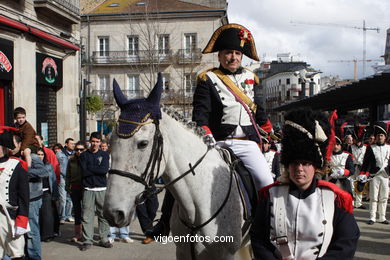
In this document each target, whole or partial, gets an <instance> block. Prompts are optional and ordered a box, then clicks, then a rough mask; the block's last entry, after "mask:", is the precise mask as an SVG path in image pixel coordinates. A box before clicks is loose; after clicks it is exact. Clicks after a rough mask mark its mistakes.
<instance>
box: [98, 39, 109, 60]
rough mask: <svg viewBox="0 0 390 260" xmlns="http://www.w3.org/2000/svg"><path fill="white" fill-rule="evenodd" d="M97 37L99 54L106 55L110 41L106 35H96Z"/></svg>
mask: <svg viewBox="0 0 390 260" xmlns="http://www.w3.org/2000/svg"><path fill="white" fill-rule="evenodd" d="M98 39H99V56H108V55H109V50H110V41H109V38H108V36H102V37H98Z"/></svg>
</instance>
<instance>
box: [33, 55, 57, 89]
mask: <svg viewBox="0 0 390 260" xmlns="http://www.w3.org/2000/svg"><path fill="white" fill-rule="evenodd" d="M36 60H37V65H36V67H37V85H48V86H55V87H59V88H60V87H62V60H61V59H58V58H54V57H51V56H48V55H46V54H42V53H39V52H37V55H36Z"/></svg>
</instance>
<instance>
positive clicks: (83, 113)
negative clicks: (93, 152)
mask: <svg viewBox="0 0 390 260" xmlns="http://www.w3.org/2000/svg"><path fill="white" fill-rule="evenodd" d="M91 83H92V82H90V81H88V80H86V79H83V82H82V85H81V91H80V140H82V141H85V140H86V134H87V106H86V104H87V93H88V91H87V87H88V85H89V84H91Z"/></svg>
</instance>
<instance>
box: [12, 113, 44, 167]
mask: <svg viewBox="0 0 390 260" xmlns="http://www.w3.org/2000/svg"><path fill="white" fill-rule="evenodd" d="M14 119H15V121H16V122H15V126H16V128H18V129H19V136H20V138H21V139H22V144H21V146H20V152H21V154H22V155H23V156H24V158H25V160H26V162H27V165H28V167H31V153H37V150H38V148H39V143H38V140H37V139H36V138H35V136H36V135H37V133H36V132H35V130H34V128H33V127H32V125H31V124H30V123H29V122H27V120H26V110H25V109H24V108H23V107H17V108H15V110H14Z"/></svg>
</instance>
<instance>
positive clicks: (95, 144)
mask: <svg viewBox="0 0 390 260" xmlns="http://www.w3.org/2000/svg"><path fill="white" fill-rule="evenodd" d="M90 142H91V150H92V151H97V150H99V148H100V143H101V140H100V139H98V138H95V137H92V138H91V140H90Z"/></svg>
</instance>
